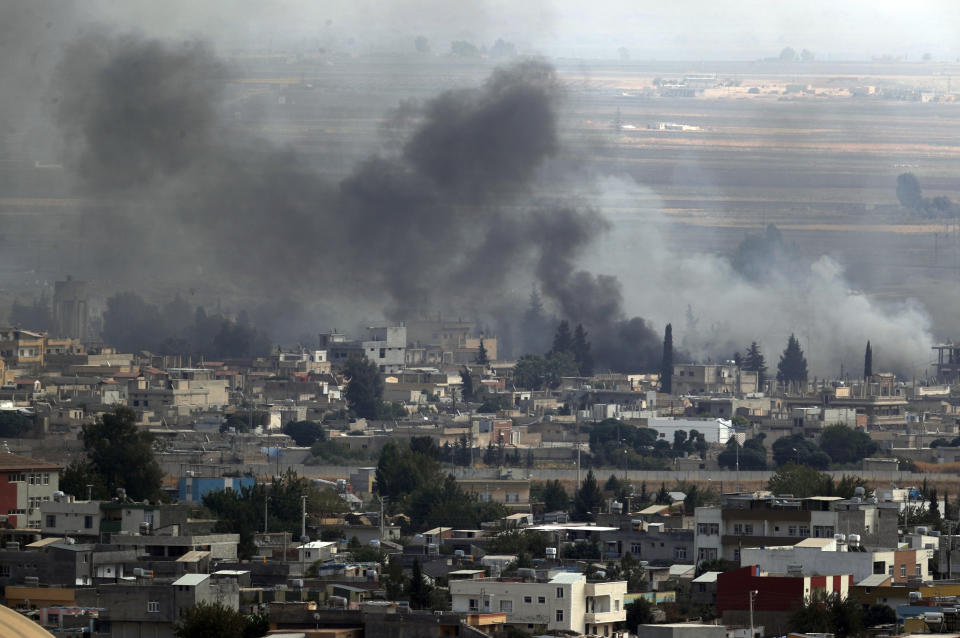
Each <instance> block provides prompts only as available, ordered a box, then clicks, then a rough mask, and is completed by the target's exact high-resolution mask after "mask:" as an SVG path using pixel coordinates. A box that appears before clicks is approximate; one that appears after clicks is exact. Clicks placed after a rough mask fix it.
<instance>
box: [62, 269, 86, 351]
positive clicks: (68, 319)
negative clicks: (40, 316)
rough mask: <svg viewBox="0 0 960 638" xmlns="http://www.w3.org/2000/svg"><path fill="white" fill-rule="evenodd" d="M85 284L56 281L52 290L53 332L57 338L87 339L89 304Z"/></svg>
mask: <svg viewBox="0 0 960 638" xmlns="http://www.w3.org/2000/svg"><path fill="white" fill-rule="evenodd" d="M87 297H88V295H87V282H85V281H74V280H73V278H71V277H67V280H66V281H57V282H55V283H54V288H53V324H54V329H53V332H54V334H56V335H57V336H58V337H71V338H73V339H79V340H81V341H84V340H86V338H87V326H88V322H89V302H88V298H87Z"/></svg>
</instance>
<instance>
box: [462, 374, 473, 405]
mask: <svg viewBox="0 0 960 638" xmlns="http://www.w3.org/2000/svg"><path fill="white" fill-rule="evenodd" d="M460 394H461V395H462V396H463V400H464V401H465V402H466V403H470V402H471V401H473V377H472V376H470V370H469V368H467V366H463V369H462V370H460Z"/></svg>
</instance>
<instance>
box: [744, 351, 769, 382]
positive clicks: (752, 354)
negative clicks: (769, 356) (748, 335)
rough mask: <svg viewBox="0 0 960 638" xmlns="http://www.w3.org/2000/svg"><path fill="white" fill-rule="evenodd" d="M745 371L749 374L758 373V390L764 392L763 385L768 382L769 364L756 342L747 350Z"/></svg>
mask: <svg viewBox="0 0 960 638" xmlns="http://www.w3.org/2000/svg"><path fill="white" fill-rule="evenodd" d="M743 369H744V370H747V371H749V372H756V373H757V389H758V390H762V389H763V384H764V382H765V381H766V380H767V362H766V360H764V358H763V353H762V352H760V346H758V345H757V342H756V341H754V342H752V343H751V344H750V347H749V348H747V356H746V357H745V358H744V360H743Z"/></svg>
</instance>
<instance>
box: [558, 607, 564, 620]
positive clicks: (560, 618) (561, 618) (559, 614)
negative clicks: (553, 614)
mask: <svg viewBox="0 0 960 638" xmlns="http://www.w3.org/2000/svg"><path fill="white" fill-rule="evenodd" d="M557 622H563V610H562V609H558V610H557Z"/></svg>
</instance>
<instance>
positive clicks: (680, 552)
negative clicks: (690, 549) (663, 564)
mask: <svg viewBox="0 0 960 638" xmlns="http://www.w3.org/2000/svg"><path fill="white" fill-rule="evenodd" d="M673 557H674V559H676V560H683V559H685V558H686V557H687V548H686V547H674V548H673Z"/></svg>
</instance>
